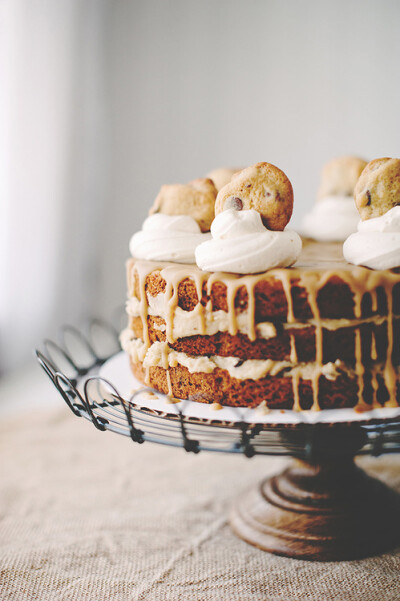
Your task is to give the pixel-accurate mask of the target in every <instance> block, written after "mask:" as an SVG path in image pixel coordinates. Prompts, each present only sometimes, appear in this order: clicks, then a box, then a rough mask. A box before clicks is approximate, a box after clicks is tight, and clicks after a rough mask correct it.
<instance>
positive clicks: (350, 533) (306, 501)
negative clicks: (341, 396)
mask: <svg viewBox="0 0 400 601" xmlns="http://www.w3.org/2000/svg"><path fill="white" fill-rule="evenodd" d="M231 526H232V529H233V531H234V532H235V533H236V534H237V536H239V537H240V538H242V539H243V540H245V541H246V542H247V543H250V544H251V545H255V546H256V547H258V548H259V549H262V550H264V551H270V552H271V553H275V554H277V555H286V556H287V557H295V558H298V559H310V560H319V561H340V560H341V561H343V560H349V559H359V558H362V557H367V556H370V555H376V554H378V553H381V552H383V551H387V550H389V549H391V548H393V547H395V546H396V544H399V543H400V495H398V494H397V493H396V492H394V491H393V490H391V489H390V488H388V487H387V486H386V485H385V484H383V483H382V482H380V481H379V480H376V479H374V478H371V477H370V476H368V475H367V474H366V473H365V472H364V471H363V470H361V469H360V468H359V467H357V466H356V465H355V463H354V460H353V457H344V458H343V457H339V458H338V457H336V458H332V459H324V460H322V461H318V462H315V463H311V462H310V463H309V462H306V461H300V460H295V462H294V463H293V464H292V466H291V467H289V468H288V469H286V470H285V471H284V472H283V473H281V474H279V475H277V476H274V477H272V478H269V479H267V480H264V481H263V482H262V483H261V484H260V485H259V486H257V487H255V488H253V489H251V490H250V491H248V492H247V493H245V494H244V495H243V496H242V497H240V498H239V499H238V500H237V502H236V504H235V505H234V508H233V510H232V514H231Z"/></svg>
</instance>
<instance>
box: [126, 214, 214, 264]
mask: <svg viewBox="0 0 400 601" xmlns="http://www.w3.org/2000/svg"><path fill="white" fill-rule="evenodd" d="M210 237H211V235H210V234H202V233H201V230H200V227H199V224H198V223H197V221H195V220H194V219H193V218H192V217H190V216H189V215H163V214H162V213H156V214H155V215H150V217H147V219H146V220H145V221H144V223H143V225H142V230H141V231H140V232H137V233H136V234H134V235H133V236H132V238H131V240H130V243H129V250H130V252H131V255H132V257H135V258H136V259H145V260H147V261H174V262H175V263H195V257H194V251H195V248H196V246H197V245H198V244H200V243H201V242H204V241H205V240H208V239H209V238H210Z"/></svg>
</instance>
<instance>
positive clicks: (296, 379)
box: [292, 372, 301, 411]
mask: <svg viewBox="0 0 400 601" xmlns="http://www.w3.org/2000/svg"><path fill="white" fill-rule="evenodd" d="M299 384H300V373H299V372H295V373H294V374H293V375H292V390H293V411H301V405H300V393H299Z"/></svg>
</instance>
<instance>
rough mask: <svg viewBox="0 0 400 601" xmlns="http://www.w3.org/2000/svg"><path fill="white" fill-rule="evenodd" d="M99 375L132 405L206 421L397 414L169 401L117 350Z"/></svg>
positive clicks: (335, 419)
mask: <svg viewBox="0 0 400 601" xmlns="http://www.w3.org/2000/svg"><path fill="white" fill-rule="evenodd" d="M99 375H100V376H101V377H102V378H104V379H105V380H108V381H109V382H112V383H113V385H114V386H115V387H116V388H117V390H118V392H119V394H120V395H121V397H122V398H123V399H125V400H130V402H131V403H133V405H135V407H137V408H138V409H142V410H148V411H154V412H156V413H158V414H160V415H163V416H165V417H167V416H170V417H174V416H176V415H177V413H178V412H180V413H181V414H182V415H183V416H184V417H187V418H189V419H191V420H199V421H209V422H234V423H237V422H242V423H243V422H245V423H249V424H266V425H268V424H317V423H343V422H366V421H373V422H375V423H376V422H377V421H382V420H383V421H386V420H392V419H395V418H397V417H400V407H397V408H381V409H373V410H372V411H366V412H358V411H355V410H354V409H324V410H323V411H312V410H309V411H292V410H288V409H286V410H281V409H279V410H278V409H272V410H269V411H268V412H267V413H266V414H263V412H262V411H261V410H260V409H249V408H244V407H222V409H219V408H217V409H215V406H214V405H208V404H206V403H199V402H196V401H186V400H182V401H180V402H178V403H175V402H174V403H171V400H170V399H169V397H168V396H167V395H165V394H162V393H160V392H157V391H156V390H154V391H153V390H151V391H149V389H148V388H147V389H144V386H143V383H142V382H140V381H139V380H137V379H136V378H135V377H134V376H133V374H132V372H131V369H130V366H129V360H128V357H127V355H126V353H124V352H120V353H118V354H116V355H114V356H113V357H111V359H109V360H108V361H106V363H104V365H103V366H102V367H101V369H100V372H99Z"/></svg>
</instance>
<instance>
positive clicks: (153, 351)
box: [121, 328, 352, 380]
mask: <svg viewBox="0 0 400 601" xmlns="http://www.w3.org/2000/svg"><path fill="white" fill-rule="evenodd" d="M121 346H122V348H123V349H124V351H126V352H127V353H128V354H129V356H130V358H131V359H132V361H133V362H134V363H137V362H138V361H140V362H141V363H143V367H145V368H150V367H162V368H163V369H168V368H169V367H177V366H178V365H181V366H183V367H186V368H187V369H188V371H189V373H191V374H193V373H198V372H200V373H205V374H209V373H211V372H213V371H214V370H215V369H216V368H220V369H224V370H226V371H227V372H228V373H229V375H230V376H231V377H232V378H236V379H237V380H259V379H260V378H265V376H278V375H280V376H281V377H293V375H294V374H296V375H299V376H300V377H301V379H303V380H308V379H312V377H313V375H314V370H315V369H317V368H316V366H314V364H313V363H292V362H290V361H273V360H272V359H247V360H246V361H242V360H240V359H238V358H237V357H221V356H219V355H211V356H200V355H199V356H195V355H188V354H187V353H182V352H179V351H175V350H174V349H172V348H171V347H170V346H169V345H168V343H167V342H153V344H152V345H151V346H150V347H147V346H146V345H145V344H144V343H143V341H142V340H140V339H138V338H135V337H134V336H133V333H132V331H131V330H129V328H127V329H126V330H124V331H123V332H122V333H121ZM318 370H319V374H320V375H323V376H325V377H326V378H327V379H328V380H335V379H336V378H337V377H338V376H339V375H340V374H343V373H351V372H352V370H351V369H348V368H347V367H346V366H345V364H344V363H343V362H342V361H340V360H337V361H335V362H334V363H333V362H329V363H325V364H324V365H321V366H319V367H318Z"/></svg>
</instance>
